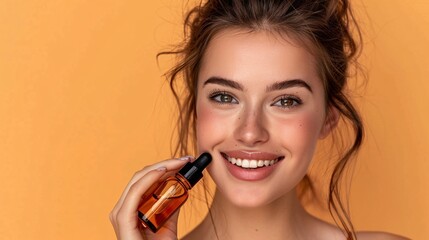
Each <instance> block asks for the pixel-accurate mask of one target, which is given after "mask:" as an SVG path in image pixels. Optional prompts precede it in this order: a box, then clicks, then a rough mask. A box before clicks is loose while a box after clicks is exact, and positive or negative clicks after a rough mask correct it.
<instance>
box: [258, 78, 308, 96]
mask: <svg viewBox="0 0 429 240" xmlns="http://www.w3.org/2000/svg"><path fill="white" fill-rule="evenodd" d="M291 87H304V88H306V89H307V90H308V91H310V92H311V93H312V92H313V90H312V89H311V87H310V85H308V84H307V83H306V82H305V81H304V80H301V79H291V80H284V81H281V82H276V83H274V84H272V85H271V86H268V87H267V89H266V91H267V92H270V91H276V90H282V89H286V88H291Z"/></svg>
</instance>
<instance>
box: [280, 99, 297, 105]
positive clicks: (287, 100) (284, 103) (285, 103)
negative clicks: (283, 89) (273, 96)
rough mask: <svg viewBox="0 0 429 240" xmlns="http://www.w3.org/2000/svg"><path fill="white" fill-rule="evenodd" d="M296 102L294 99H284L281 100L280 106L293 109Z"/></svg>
mask: <svg viewBox="0 0 429 240" xmlns="http://www.w3.org/2000/svg"><path fill="white" fill-rule="evenodd" d="M294 103H295V102H294V100H292V99H282V100H280V104H281V105H282V106H284V107H291V106H293V105H294Z"/></svg>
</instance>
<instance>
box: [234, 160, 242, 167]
mask: <svg viewBox="0 0 429 240" xmlns="http://www.w3.org/2000/svg"><path fill="white" fill-rule="evenodd" d="M235 165H237V166H240V167H241V159H240V158H237V162H236V163H235Z"/></svg>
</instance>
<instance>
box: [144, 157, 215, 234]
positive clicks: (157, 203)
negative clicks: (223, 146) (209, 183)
mask: <svg viewBox="0 0 429 240" xmlns="http://www.w3.org/2000/svg"><path fill="white" fill-rule="evenodd" d="M211 159H212V158H211V155H210V154H209V153H203V154H201V156H200V157H198V158H197V159H196V160H195V161H194V162H192V163H187V164H186V165H185V166H184V167H183V168H182V169H180V171H179V172H178V173H177V174H176V175H175V176H173V177H169V178H167V179H166V180H165V181H164V182H162V183H161V184H159V186H157V187H155V186H154V187H151V188H149V190H148V192H146V193H145V194H144V195H143V197H142V204H141V206H140V207H139V211H138V216H139V218H140V220H141V221H142V223H143V225H144V226H145V227H148V228H150V229H151V230H152V231H153V232H157V231H158V229H160V228H161V227H162V226H163V225H164V223H165V222H166V221H167V220H168V218H170V217H171V215H173V213H174V212H176V211H177V210H178V209H179V208H180V206H182V205H183V203H185V201H186V200H187V199H188V190H190V189H191V188H192V187H193V186H194V185H195V184H196V183H197V182H198V181H199V180H200V179H201V178H202V177H203V174H202V171H203V170H204V169H205V168H206V167H207V165H208V164H209V163H210V162H211Z"/></svg>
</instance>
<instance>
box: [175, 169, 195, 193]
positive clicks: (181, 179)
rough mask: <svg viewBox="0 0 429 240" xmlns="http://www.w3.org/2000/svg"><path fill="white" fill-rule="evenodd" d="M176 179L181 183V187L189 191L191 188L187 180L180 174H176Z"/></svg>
mask: <svg viewBox="0 0 429 240" xmlns="http://www.w3.org/2000/svg"><path fill="white" fill-rule="evenodd" d="M176 177H177V179H179V181H180V182H181V183H183V185H185V187H186V188H187V189H188V190H189V189H191V188H192V185H191V184H190V183H189V181H188V179H186V178H185V177H184V176H183V175H182V174H180V173H177V174H176Z"/></svg>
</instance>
